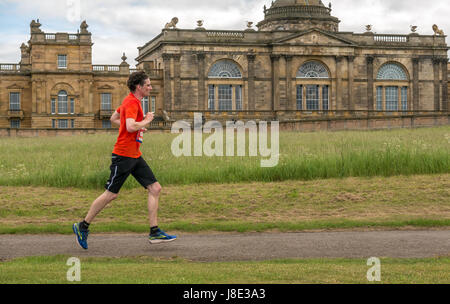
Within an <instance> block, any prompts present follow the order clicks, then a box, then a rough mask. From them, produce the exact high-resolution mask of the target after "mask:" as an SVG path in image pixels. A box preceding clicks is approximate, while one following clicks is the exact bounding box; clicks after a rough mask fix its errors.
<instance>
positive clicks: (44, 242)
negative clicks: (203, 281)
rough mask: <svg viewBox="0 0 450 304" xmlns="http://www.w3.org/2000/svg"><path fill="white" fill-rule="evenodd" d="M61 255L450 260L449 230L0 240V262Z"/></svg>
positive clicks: (1, 237)
mask: <svg viewBox="0 0 450 304" xmlns="http://www.w3.org/2000/svg"><path fill="white" fill-rule="evenodd" d="M57 254H64V255H69V256H74V257H86V256H96V257H127V256H153V257H164V258H170V257H181V258H186V259H188V260H194V261H252V260H270V259H281V258H321V257H323V258H338V257H342V258H369V257H380V258H381V257H395V258H425V257H437V256H450V230H444V231H442V230H440V231H370V232H361V231H356V232H314V233H241V234H239V233H220V234H219V233H217V234H212V233H209V234H188V233H180V234H178V240H176V241H175V242H171V243H168V244H162V245H161V244H160V245H150V244H149V243H148V241H147V237H146V235H145V234H92V235H90V236H89V250H88V251H84V250H83V249H81V248H80V247H79V246H78V244H76V241H75V236H74V235H0V259H1V260H5V259H12V258H16V257H23V256H37V255H47V256H52V255H57Z"/></svg>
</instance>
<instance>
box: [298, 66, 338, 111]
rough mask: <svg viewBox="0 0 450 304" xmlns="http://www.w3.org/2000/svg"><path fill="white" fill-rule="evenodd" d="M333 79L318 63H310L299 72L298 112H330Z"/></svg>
mask: <svg viewBox="0 0 450 304" xmlns="http://www.w3.org/2000/svg"><path fill="white" fill-rule="evenodd" d="M330 87H331V79H330V75H329V73H328V69H327V68H326V67H325V66H324V65H323V64H322V63H320V62H318V61H308V62H306V63H304V64H303V65H302V66H301V67H300V68H299V70H298V71H297V110H307V111H320V110H322V111H328V110H329V109H330Z"/></svg>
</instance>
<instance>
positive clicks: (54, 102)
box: [52, 98, 56, 114]
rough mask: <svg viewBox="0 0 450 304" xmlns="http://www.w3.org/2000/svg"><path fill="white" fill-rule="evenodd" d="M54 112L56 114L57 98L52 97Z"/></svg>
mask: <svg viewBox="0 0 450 304" xmlns="http://www.w3.org/2000/svg"><path fill="white" fill-rule="evenodd" d="M52 114H56V99H55V98H52Z"/></svg>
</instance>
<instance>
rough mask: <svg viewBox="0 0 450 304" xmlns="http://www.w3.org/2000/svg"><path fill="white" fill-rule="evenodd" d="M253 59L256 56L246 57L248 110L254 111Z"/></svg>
mask: <svg viewBox="0 0 450 304" xmlns="http://www.w3.org/2000/svg"><path fill="white" fill-rule="evenodd" d="M255 58H256V55H253V54H250V55H247V61H248V94H247V95H248V110H249V111H255V109H256V105H255Z"/></svg>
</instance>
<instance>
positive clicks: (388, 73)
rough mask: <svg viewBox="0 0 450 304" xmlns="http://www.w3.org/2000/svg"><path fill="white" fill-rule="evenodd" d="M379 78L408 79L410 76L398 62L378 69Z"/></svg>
mask: <svg viewBox="0 0 450 304" xmlns="http://www.w3.org/2000/svg"><path fill="white" fill-rule="evenodd" d="M377 80H408V76H407V75H406V73H405V70H403V68H402V67H401V66H399V65H398V64H395V63H388V64H385V65H383V66H382V67H381V68H380V70H379V71H378V74H377Z"/></svg>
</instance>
